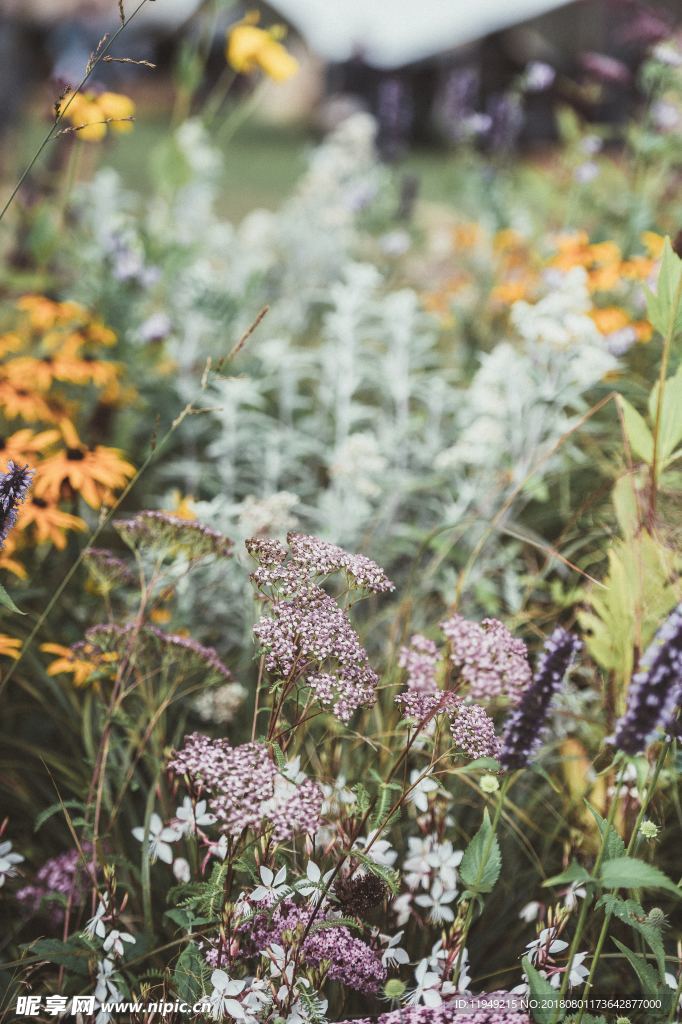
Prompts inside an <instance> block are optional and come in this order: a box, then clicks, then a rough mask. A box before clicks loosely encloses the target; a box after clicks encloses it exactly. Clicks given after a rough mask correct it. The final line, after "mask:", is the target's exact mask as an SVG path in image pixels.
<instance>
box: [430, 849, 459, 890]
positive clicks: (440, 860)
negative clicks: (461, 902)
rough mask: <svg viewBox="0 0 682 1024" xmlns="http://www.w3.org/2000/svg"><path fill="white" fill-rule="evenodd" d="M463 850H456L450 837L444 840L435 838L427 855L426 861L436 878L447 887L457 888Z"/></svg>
mask: <svg viewBox="0 0 682 1024" xmlns="http://www.w3.org/2000/svg"><path fill="white" fill-rule="evenodd" d="M463 856H464V851H463V850H455V848H454V847H453V845H452V843H451V842H450V840H449V839H446V840H445V841H444V842H442V843H441V842H438V841H437V840H434V842H433V844H432V846H431V849H430V850H429V852H428V853H427V855H426V861H427V864H428V865H429V867H430V868H431V870H432V871H433V873H434V874H435V876H436V878H438V879H439V880H440V881H441V882H442V883H443V885H444V886H445V888H447V889H453V890H455V891H456V890H457V868H458V867H459V865H460V864H461V862H462V857H463Z"/></svg>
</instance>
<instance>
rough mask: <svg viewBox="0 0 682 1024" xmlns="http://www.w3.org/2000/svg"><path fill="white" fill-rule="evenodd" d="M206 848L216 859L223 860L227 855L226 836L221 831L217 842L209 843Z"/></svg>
mask: <svg viewBox="0 0 682 1024" xmlns="http://www.w3.org/2000/svg"><path fill="white" fill-rule="evenodd" d="M208 850H209V853H210V854H211V856H212V857H215V858H216V860H225V858H226V857H227V836H226V835H225V834H224V833H223V835H222V836H221V837H220V839H219V840H218V842H217V843H211V845H210V846H209V848H208Z"/></svg>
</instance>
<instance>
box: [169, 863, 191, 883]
mask: <svg viewBox="0 0 682 1024" xmlns="http://www.w3.org/2000/svg"><path fill="white" fill-rule="evenodd" d="M173 874H174V875H175V877H176V878H177V880H178V882H189V880H190V878H191V877H192V872H191V871H190V867H189V861H187V860H185V858H184V857H176V858H175V860H174V861H173Z"/></svg>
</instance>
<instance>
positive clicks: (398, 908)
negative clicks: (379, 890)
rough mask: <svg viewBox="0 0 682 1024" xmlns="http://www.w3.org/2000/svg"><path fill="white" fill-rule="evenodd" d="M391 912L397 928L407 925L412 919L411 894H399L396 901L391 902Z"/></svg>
mask: <svg viewBox="0 0 682 1024" xmlns="http://www.w3.org/2000/svg"><path fill="white" fill-rule="evenodd" d="M391 910H392V911H393V916H394V917H395V921H396V924H397V925H398V927H399V928H401V927H402V926H403V925H405V924H407V922H408V921H409V920H410V918H411V917H412V893H411V892H404V893H401V894H400V896H398V898H397V899H395V900H393V903H392V904H391Z"/></svg>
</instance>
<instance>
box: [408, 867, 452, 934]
mask: <svg viewBox="0 0 682 1024" xmlns="http://www.w3.org/2000/svg"><path fill="white" fill-rule="evenodd" d="M456 895H457V893H456V892H455V891H454V890H452V889H446V888H445V886H444V885H443V883H442V881H441V880H440V879H439V878H436V880H435V881H434V882H433V884H432V886H431V890H430V892H428V893H420V894H419V895H418V896H415V899H414V902H415V903H416V904H417V906H419V907H425V908H426V909H427V910H428V912H429V920H430V921H431V922H432V923H433V924H442V923H443V922H444V921H454V919H455V914H454V911H453V909H452V907H450V906H449V904H450V903H452V901H453V900H454V898H455V896H456Z"/></svg>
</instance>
